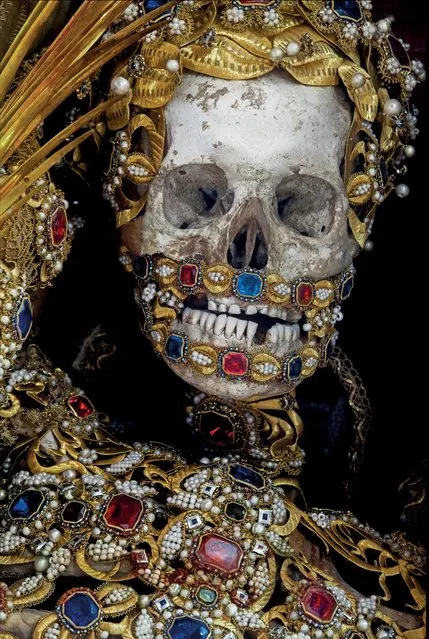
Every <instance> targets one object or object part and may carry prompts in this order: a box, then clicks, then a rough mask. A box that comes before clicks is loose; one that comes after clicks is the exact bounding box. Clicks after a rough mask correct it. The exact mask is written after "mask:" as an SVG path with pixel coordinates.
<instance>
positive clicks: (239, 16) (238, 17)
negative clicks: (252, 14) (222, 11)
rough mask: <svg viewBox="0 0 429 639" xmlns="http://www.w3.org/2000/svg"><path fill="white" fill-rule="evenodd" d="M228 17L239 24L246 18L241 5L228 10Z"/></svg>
mask: <svg viewBox="0 0 429 639" xmlns="http://www.w3.org/2000/svg"><path fill="white" fill-rule="evenodd" d="M226 18H227V20H229V21H230V22H233V23H234V24H239V23H240V22H242V21H243V20H244V11H243V9H240V8H239V7H232V9H227V10H226Z"/></svg>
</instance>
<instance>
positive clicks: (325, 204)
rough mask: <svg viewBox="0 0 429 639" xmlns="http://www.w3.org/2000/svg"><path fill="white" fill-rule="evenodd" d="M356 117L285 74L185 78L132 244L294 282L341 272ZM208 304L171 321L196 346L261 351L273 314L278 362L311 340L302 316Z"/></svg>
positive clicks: (128, 231) (327, 92)
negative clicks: (348, 143)
mask: <svg viewBox="0 0 429 639" xmlns="http://www.w3.org/2000/svg"><path fill="white" fill-rule="evenodd" d="M350 118H351V116H350V109H349V107H348V104H347V101H346V99H345V97H344V95H343V94H342V92H341V91H340V90H339V89H336V88H332V87H329V88H320V87H309V86H303V85H301V84H299V83H297V82H295V81H294V80H293V79H291V78H290V77H289V76H287V75H286V73H284V72H281V71H276V72H273V73H270V74H269V75H266V76H263V77H260V78H257V79H253V80H250V81H249V80H247V81H232V82H231V81H227V80H222V79H217V78H207V77H205V76H201V75H197V74H193V73H187V74H185V76H184V78H183V80H182V83H181V85H180V87H179V88H178V90H177V92H176V94H175V96H174V98H173V99H172V100H171V102H170V103H169V104H168V106H167V108H166V121H167V127H168V148H167V152H166V155H165V158H164V160H163V163H162V167H161V170H160V172H159V175H158V176H156V177H155V178H154V180H153V181H152V183H151V184H150V187H149V197H148V203H147V206H146V210H145V213H144V215H143V216H142V217H140V218H138V219H137V220H136V221H134V222H131V223H130V224H128V225H127V226H126V227H125V228H124V229H123V241H124V243H125V244H126V245H127V247H128V248H129V249H130V250H131V251H132V252H133V253H134V254H136V255H142V254H164V255H166V256H168V257H169V258H171V259H173V260H177V261H179V262H180V261H184V260H189V259H190V258H191V257H192V258H194V259H203V260H204V261H205V262H206V263H208V264H219V263H223V264H228V265H230V266H231V267H233V268H234V269H244V268H248V269H252V270H254V271H256V272H261V273H265V272H275V273H278V274H279V275H280V276H282V277H283V278H284V279H286V280H288V281H290V280H295V279H296V278H300V277H307V278H312V279H314V280H317V279H322V278H327V277H329V276H334V275H336V274H338V273H340V272H341V271H343V270H344V269H345V268H346V267H348V266H349V265H350V263H351V261H352V258H353V256H354V254H355V252H356V248H357V245H356V243H355V241H354V240H353V239H352V238H351V237H350V236H349V234H348V228H347V212H348V201H347V197H346V194H345V187H344V183H343V179H342V177H341V170H340V166H341V163H342V160H343V155H344V145H345V140H346V137H347V134H348V130H349V127H350ZM184 304H185V307H186V301H185V303H184ZM205 304H206V307H205V308H201V307H199V308H191V309H190V310H186V308H185V310H184V311H183V313H182V318H181V319H179V318H176V321H175V327H176V330H178V328H179V326H180V330H181V331H182V332H183V333H185V334H186V336H187V337H188V338H189V339H190V340H191V341H192V342H194V343H195V342H204V343H207V344H210V345H213V346H215V347H217V348H231V347H234V348H239V347H240V346H245V348H246V349H247V350H248V351H249V352H250V353H252V352H256V351H257V350H258V348H259V346H260V344H261V343H262V342H261V337H260V336H259V344H258V343H257V342H258V337H257V335H258V317H259V316H260V314H261V312H262V314H263V315H266V316H268V317H269V318H271V319H270V323H271V328H270V329H268V334H267V330H265V333H263V335H262V340H264V339H265V342H266V345H267V344H268V345H269V347H270V349H271V352H272V353H273V354H276V355H279V356H284V355H285V354H287V353H288V352H292V351H295V350H297V349H299V348H300V346H301V344H302V340H303V339H304V337H303V334H302V331H301V329H300V327H299V324H298V321H299V320H300V318H301V316H302V313H299V312H297V311H293V310H291V309H289V310H288V309H281V310H280V311H279V310H273V309H271V308H269V307H265V308H263V307H261V308H259V307H257V306H255V305H252V304H247V303H243V302H239V301H238V300H237V299H236V298H235V297H234V296H233V295H230V294H228V295H225V296H224V297H221V298H217V299H216V300H214V299H211V298H210V296H208V299H207V300H206V302H205ZM200 306H201V304H200ZM211 311H213V313H211ZM212 314H213V315H214V317H210V315H212ZM275 319H277V320H278V322H277V323H273V322H274V320H275ZM276 327H277V328H276ZM270 339H271V342H270ZM255 340H256V341H255ZM269 342H270V343H269ZM167 361H168V359H167ZM174 370H175V371H176V372H177V373H178V374H179V375H180V376H182V377H183V378H184V379H185V380H187V381H188V382H190V383H191V384H193V385H195V386H197V387H198V388H200V389H201V390H203V391H205V392H208V393H210V394H215V395H223V396H228V397H230V398H234V399H248V398H249V397H252V396H255V395H258V396H269V395H274V394H276V393H279V392H282V391H284V390H285V387H284V385H283V384H282V383H281V382H278V381H272V382H267V383H266V384H262V385H261V384H255V383H253V382H252V381H248V380H247V381H241V380H234V383H230V382H229V381H228V380H224V379H219V378H214V377H213V376H212V377H204V376H201V375H198V374H196V373H195V371H194V370H193V369H192V368H189V367H186V366H183V367H176V366H175V367H174Z"/></svg>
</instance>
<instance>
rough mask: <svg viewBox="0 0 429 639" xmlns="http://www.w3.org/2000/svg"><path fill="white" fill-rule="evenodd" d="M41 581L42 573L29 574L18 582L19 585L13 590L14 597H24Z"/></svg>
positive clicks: (34, 589)
mask: <svg viewBox="0 0 429 639" xmlns="http://www.w3.org/2000/svg"><path fill="white" fill-rule="evenodd" d="M42 582H43V575H40V574H37V575H30V577H25V579H23V581H21V583H20V584H19V587H18V588H17V589H16V590H15V592H14V597H16V598H17V599H19V598H20V597H25V596H26V595H30V594H31V593H32V592H35V591H36V590H37V589H38V587H39V586H40V584H41V583H42Z"/></svg>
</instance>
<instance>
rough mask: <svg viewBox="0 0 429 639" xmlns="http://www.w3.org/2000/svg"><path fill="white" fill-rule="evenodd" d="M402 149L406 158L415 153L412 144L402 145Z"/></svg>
mask: <svg viewBox="0 0 429 639" xmlns="http://www.w3.org/2000/svg"><path fill="white" fill-rule="evenodd" d="M403 151H404V155H405V157H406V158H412V157H413V155H415V154H416V149H415V147H414V146H412V144H407V145H406V146H404V148H403Z"/></svg>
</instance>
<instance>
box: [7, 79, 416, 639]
mask: <svg viewBox="0 0 429 639" xmlns="http://www.w3.org/2000/svg"><path fill="white" fill-rule="evenodd" d="M166 119H167V126H168V130H169V135H168V151H167V153H166V156H165V159H164V162H163V165H162V169H161V171H160V173H159V175H158V176H157V177H156V178H155V179H154V180H153V182H152V183H151V185H150V187H149V199H148V204H147V207H146V211H145V214H144V215H143V216H142V217H140V218H138V219H137V220H136V221H133V222H131V223H129V224H128V225H127V226H126V227H125V228H124V229H123V232H122V239H123V242H124V243H125V244H126V245H127V247H128V248H129V249H130V250H131V251H132V252H133V253H134V254H145V253H148V254H151V253H157V252H161V253H165V254H166V255H168V256H169V257H171V258H173V259H177V260H181V259H185V258H189V256H202V257H204V259H205V260H206V261H207V262H209V263H215V262H225V263H226V262H229V263H230V264H231V265H232V266H235V267H237V268H241V267H246V266H250V267H252V268H255V269H258V270H264V269H270V270H273V271H276V272H278V273H279V274H281V275H283V277H285V278H296V277H299V276H304V275H305V276H308V277H312V278H324V277H328V276H331V275H335V274H337V273H339V272H340V271H341V270H343V269H345V268H346V267H348V266H349V265H350V264H351V262H352V259H353V257H354V255H355V254H356V252H357V245H356V243H355V241H354V240H353V239H352V238H351V237H350V235H349V233H348V228H347V212H348V202H347V198H346V195H345V189H344V184H343V181H342V178H341V172H340V165H341V162H342V158H343V152H344V143H345V139H346V136H347V132H348V129H349V126H350V120H351V116H350V110H349V107H348V106H347V103H346V100H345V97H344V96H343V94H342V93H341V90H339V89H334V88H313V87H307V86H303V85H301V84H298V83H296V82H295V81H294V80H292V79H290V78H289V77H287V76H286V75H285V74H283V73H280V72H274V73H271V74H269V75H268V76H264V77H260V78H258V79H255V80H251V81H246V82H241V81H235V82H228V81H225V80H220V79H213V78H210V79H207V78H206V77H203V76H197V75H195V74H192V73H188V74H186V75H185V76H184V79H183V82H182V84H181V86H180V87H179V89H178V91H177V93H176V95H175V97H174V99H173V100H172V101H171V102H170V103H169V105H168V107H167V109H166ZM209 302H210V300H209ZM221 303H224V304H225V306H226V307H227V308H229V309H231V305H233V304H235V305H238V306H239V307H240V310H241V317H242V318H243V319H242V320H239V321H247V320H250V321H251V320H252V311H250V313H249V310H248V306H249V305H248V304H244V303H242V302H239V301H238V300H236V299H234V298H231V297H228V298H225V299H224V300H222V301H221ZM233 310H234V309H233ZM246 310H247V314H246ZM209 311H210V306H208V311H207V312H209ZM192 313H195V311H191V313H190V314H189V315H188V317H189V318H190V319H191V318H192ZM220 316H222V313H220ZM227 316H228V317H227V319H226V323H225V324H224V329H225V330H223V331H220V332H218V333H217V332H216V329H215V330H214V331H205V332H204V331H203V330H202V329H201V327H200V325H199V324H195V323H193V322H192V320H191V321H190V322H184V323H183V325H182V326H181V330H182V331H184V332H186V333H187V334H188V335H189V337H190V338H192V339H200V338H201V336H202V335H203V334H204V339H205V341H208V342H211V343H213V344H214V345H216V346H231V345H233V346H234V345H237V344H238V345H240V344H242V343H243V341H241V340H240V339H239V338H238V337H237V332H236V331H235V333H234V332H232V335H231V336H230V337H227V336H226V332H227V330H228V322H230V320H231V318H232V319H233V320H234V319H235V317H236V313H234V312H231V310H230V312H229V313H227ZM279 319H280V320H282V318H279ZM298 319H299V317H298V315H297V314H296V313H295V315H293V313H292V314H291V315H290V316H289V314H288V315H287V319H286V322H287V324H286V325H287V326H288V330H287V331H285V332H284V338H283V340H282V342H283V343H280V345H279V343H278V342H277V343H273V344H272V347H273V349H279V348H280V350H281V352H282V353H286V352H288V351H291V350H293V349H295V348H297V346H298V345H299V343H300V341H301V340H302V339H305V337H303V336H302V335H296V334H295V332H294V330H293V328H291V327H293V325H294V324H295V325H296V323H297V320H298ZM176 322H177V323H178V324H179V323H180V319H177V320H176ZM254 323H256V322H254ZM282 323H283V324H285V322H284V321H282ZM249 335H251V331H250V333H249V327H246V330H245V331H244V333H243V338H242V339H243V340H244V341H245V342H246V343H247V344H248V346H250V350H251V349H252V348H256V347H254V346H253V345H252V340H251V339H249ZM277 352H278V351H277ZM175 370H176V369H175ZM176 372H177V371H176ZM180 374H181V375H182V376H183V378H184V379H185V380H186V381H187V382H190V383H191V384H193V385H195V386H196V387H198V388H200V389H201V390H203V391H204V392H207V393H210V394H213V395H219V396H227V397H230V398H234V399H246V398H249V397H251V396H253V395H255V394H257V393H258V395H259V396H264V395H265V396H270V395H274V394H275V393H277V392H279V391H281V390H282V389H283V390H284V387H282V386H281V385H280V384H279V383H271V384H268V383H267V384H265V385H264V386H261V385H258V386H256V385H254V384H251V383H248V382H244V381H238V382H234V383H231V382H228V381H227V380H219V379H218V378H212V377H211V378H204V377H202V376H200V375H197V374H195V373H194V372H193V371H192V369H190V368H182V369H180ZM45 445H46V446H47V447H50V446H52V442H50V441H45ZM293 544H294V546H295V547H296V548H297V549H298V548H300V549H301V550H302V551H303V552H304V553H305V554H306V555H307V556H308V557H311V561H312V562H313V563H314V564H315V565H317V564H318V565H320V567H322V568H323V569H324V570H325V571H326V572H327V573H329V574H332V575H333V576H334V577H335V578H336V579H337V580H338V581H339V582H342V579H341V577H340V576H339V574H338V573H337V572H336V569H335V568H334V566H333V565H332V563H331V562H330V560H328V559H326V558H322V557H320V555H319V551H318V550H317V549H316V548H315V547H313V546H312V545H311V544H310V543H309V542H307V541H306V540H305V539H304V538H303V537H301V535H300V534H299V533H295V534H294V540H293ZM27 570H30V571H31V567H30V568H28V567H26V568H25V569H22V568H19V567H17V570H16V572H18V571H19V572H26V571H27ZM65 574H68V575H73V576H74V577H76V578H77V579H76V581H77V582H79V575H80V574H81V573H80V571H79V569H78V568H77V566H74V565H72V566H70V567H69V568H68V569H67V571H66V573H65ZM342 583H344V582H342ZM344 586H345V588H346V590H348V591H349V592H353V588H351V587H350V586H348V585H347V584H344ZM43 614H45V612H44V611H43V610H38V611H35V610H22V611H21V612H19V613H14V614H12V615H11V616H10V618H9V619H8V621H7V623H6V624H5V625H4V630H8V631H11V632H14V633H16V634H17V636H19V637H22V638H26V637H31V634H32V628H33V627H34V624H35V623H36V621H37V620H38V619H39V618H40V616H41V615H43ZM389 614H390V616H391V617H392V618H394V619H396V620H397V621H399V622H400V623H401V624H403V625H404V626H405V627H407V628H412V627H415V624H416V621H415V620H414V619H413V618H412V617H411V616H408V615H405V614H403V613H394V612H392V611H389Z"/></svg>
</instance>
